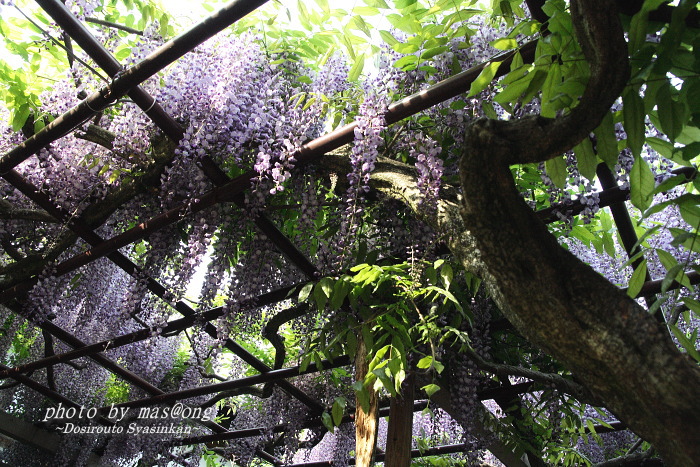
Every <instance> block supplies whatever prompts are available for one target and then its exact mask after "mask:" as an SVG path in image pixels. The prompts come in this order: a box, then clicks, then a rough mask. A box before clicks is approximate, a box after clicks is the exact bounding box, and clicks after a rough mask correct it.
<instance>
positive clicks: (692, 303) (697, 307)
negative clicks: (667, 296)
mask: <svg viewBox="0 0 700 467" xmlns="http://www.w3.org/2000/svg"><path fill="white" fill-rule="evenodd" d="M681 300H682V301H683V303H684V304H685V306H687V307H688V308H689V309H690V311H692V312H693V313H695V314H696V315H698V316H700V302H699V301H697V300H695V299H693V298H690V297H683V298H682V299H681Z"/></svg>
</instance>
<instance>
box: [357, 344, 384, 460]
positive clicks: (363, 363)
mask: <svg viewBox="0 0 700 467" xmlns="http://www.w3.org/2000/svg"><path fill="white" fill-rule="evenodd" d="M368 368H369V362H368V361H367V347H366V346H365V342H364V339H363V338H362V334H361V333H360V334H359V336H358V338H357V354H356V355H355V380H356V381H364V380H365V376H366V375H367V370H368ZM367 390H368V391H369V407H368V410H367V411H366V412H365V411H364V409H363V408H362V404H361V403H360V400H359V398H355V407H356V409H355V465H357V466H358V467H369V466H370V465H372V464H373V463H374V450H375V447H376V445H377V412H378V408H379V400H378V399H377V393H376V392H375V391H374V389H373V388H367Z"/></svg>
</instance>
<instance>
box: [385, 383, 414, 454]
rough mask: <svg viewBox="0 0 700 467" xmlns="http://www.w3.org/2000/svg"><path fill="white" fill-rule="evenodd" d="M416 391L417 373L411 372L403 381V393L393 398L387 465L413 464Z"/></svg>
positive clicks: (387, 440) (390, 411) (388, 434)
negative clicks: (412, 443)
mask: <svg viewBox="0 0 700 467" xmlns="http://www.w3.org/2000/svg"><path fill="white" fill-rule="evenodd" d="M414 393H415V375H414V374H413V373H411V374H409V375H408V377H407V378H406V379H405V380H404V382H403V386H402V388H401V394H399V395H397V396H396V397H392V398H391V407H390V409H389V428H388V432H387V438H386V457H385V461H384V463H385V465H387V466H390V467H409V466H410V465H411V442H412V441H413V398H414Z"/></svg>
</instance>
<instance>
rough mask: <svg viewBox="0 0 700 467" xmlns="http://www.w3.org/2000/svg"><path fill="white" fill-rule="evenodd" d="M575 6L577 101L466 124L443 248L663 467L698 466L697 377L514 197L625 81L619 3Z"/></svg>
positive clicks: (658, 329)
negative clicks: (534, 168)
mask: <svg viewBox="0 0 700 467" xmlns="http://www.w3.org/2000/svg"><path fill="white" fill-rule="evenodd" d="M571 9H572V15H573V19H574V23H575V31H576V34H577V37H578V38H579V41H580V42H581V46H582V49H583V50H584V53H585V54H586V57H587V59H588V60H589V61H590V62H591V63H590V66H591V77H590V80H589V83H588V88H587V89H586V92H585V93H584V96H583V98H582V99H581V102H580V103H579V105H578V106H577V107H576V108H575V109H574V110H572V111H571V113H569V114H568V115H566V116H564V117H561V118H558V119H554V120H550V119H542V118H540V117H527V118H526V119H523V120H521V121H517V120H516V121H508V122H504V121H493V120H486V119H482V120H478V121H476V122H474V123H473V124H471V125H470V127H469V128H468V130H467V138H466V141H467V143H466V146H465V151H464V156H463V157H462V161H461V165H460V177H461V182H462V189H463V201H462V219H463V223H461V225H460V224H459V223H457V222H456V223H455V226H456V227H457V229H458V230H460V233H459V234H458V235H454V234H453V235H452V237H451V239H450V240H449V241H448V245H449V246H450V248H451V250H452V251H453V253H455V254H456V255H457V257H458V258H459V259H460V260H461V262H462V263H463V264H464V266H465V267H466V268H467V269H468V270H471V271H473V272H476V273H477V274H479V276H480V277H481V278H482V279H483V280H484V284H485V285H486V287H487V289H488V290H489V292H490V294H491V296H492V298H493V299H494V301H495V302H496V303H497V304H498V306H499V308H500V309H501V310H502V311H503V313H504V315H505V316H506V317H507V318H508V319H509V320H510V321H511V322H512V323H513V324H514V325H515V327H516V328H517V329H518V330H519V331H520V332H521V333H522V334H523V335H524V336H526V337H527V338H528V339H529V340H530V341H531V342H533V343H535V344H536V345H538V346H540V347H541V348H543V349H544V350H546V351H547V352H548V353H550V354H551V355H552V356H554V357H555V358H556V359H557V360H559V361H561V362H562V363H563V364H564V365H566V367H567V368H569V369H570V370H571V371H572V372H573V373H574V375H575V376H576V377H577V378H578V380H580V381H581V382H582V383H583V384H584V385H585V386H586V388H587V389H588V390H589V391H591V392H592V393H594V394H595V395H596V396H597V397H599V398H600V399H601V400H602V401H604V404H605V406H606V407H607V408H608V409H610V410H611V411H612V412H613V413H614V414H615V415H616V416H617V417H618V419H620V420H621V421H623V422H624V423H625V424H626V425H627V426H629V427H630V428H631V429H632V430H634V431H635V432H636V433H637V434H639V435H640V436H641V437H642V438H644V439H647V440H649V441H651V442H652V443H653V444H654V445H655V446H656V447H657V449H658V450H659V451H660V452H661V453H662V455H663V457H664V459H665V460H666V461H667V462H669V463H672V464H675V465H691V464H692V463H693V462H694V460H695V459H699V458H700V444H699V443H697V437H696V436H695V435H694V433H695V430H696V428H694V427H697V426H699V425H700V413H698V410H697V403H696V401H697V400H700V370H699V369H698V367H697V366H696V365H694V364H692V363H691V362H689V361H688V360H687V359H686V358H684V357H683V355H682V354H681V353H680V352H679V351H678V350H677V348H676V347H675V346H674V344H673V343H672V342H671V340H670V338H669V337H668V333H667V331H666V330H665V329H664V327H663V326H662V325H660V324H659V323H657V322H655V321H654V319H653V318H651V317H650V316H649V315H648V314H647V313H646V311H645V310H643V309H642V308H641V307H640V306H639V305H638V304H637V303H636V302H635V301H633V300H632V299H630V298H629V297H627V296H626V295H625V294H624V293H623V292H621V291H620V290H619V289H617V287H615V286H613V285H612V284H610V283H609V282H608V281H607V280H606V279H604V278H603V277H601V276H600V275H599V274H597V273H596V272H595V271H593V270H592V269H591V268H590V267H588V266H586V265H585V264H583V263H582V262H581V261H579V260H578V259H576V258H575V257H574V256H573V255H571V254H570V253H568V252H567V251H565V250H564V249H563V248H561V247H560V246H559V245H558V243H557V241H556V239H555V238H554V237H553V236H552V235H550V234H549V233H548V231H547V229H546V227H545V226H544V225H543V224H542V223H541V222H540V221H538V219H537V218H536V216H535V215H534V214H533V213H532V211H531V210H530V208H529V207H528V206H527V205H526V204H525V203H524V201H523V200H522V198H521V197H520V195H519V194H518V192H517V190H516V189H515V186H514V183H513V179H512V175H511V172H510V169H509V165H510V164H512V163H517V162H534V161H539V160H545V159H546V158H549V157H553V156H555V155H557V154H560V153H561V152H563V151H566V150H568V149H570V148H571V147H573V146H574V145H575V144H577V143H578V142H579V141H580V140H581V139H583V137H585V136H587V135H588V133H589V132H590V131H592V130H593V129H594V128H595V127H596V126H597V125H598V123H599V120H600V119H601V118H602V115H603V114H604V113H605V112H606V111H607V110H608V109H609V107H610V106H611V105H612V104H613V102H614V101H615V99H616V98H617V97H618V96H619V95H620V93H621V90H622V88H623V86H624V82H625V80H626V79H627V72H628V71H627V70H628V63H627V54H626V47H624V40H623V35H622V29H621V27H620V25H619V24H617V18H616V15H614V14H611V11H614V3H613V2H611V1H603V0H596V1H586V2H583V1H580V0H579V1H575V2H572V6H571ZM486 206H488V208H486Z"/></svg>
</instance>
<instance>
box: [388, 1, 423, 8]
mask: <svg viewBox="0 0 700 467" xmlns="http://www.w3.org/2000/svg"><path fill="white" fill-rule="evenodd" d="M417 1H418V0H394V6H395V7H396V8H398V9H399V10H400V9H402V8H406V7H409V6H411V5H413V4H414V3H416V2H417Z"/></svg>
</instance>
